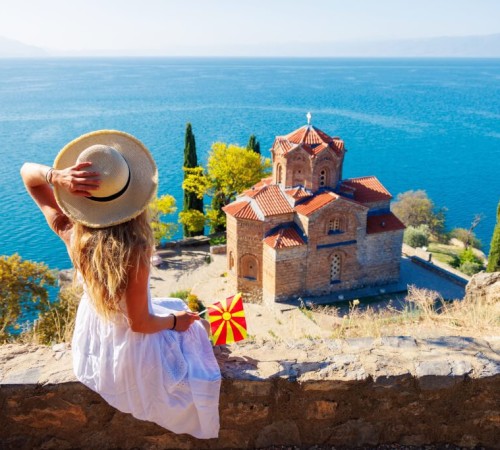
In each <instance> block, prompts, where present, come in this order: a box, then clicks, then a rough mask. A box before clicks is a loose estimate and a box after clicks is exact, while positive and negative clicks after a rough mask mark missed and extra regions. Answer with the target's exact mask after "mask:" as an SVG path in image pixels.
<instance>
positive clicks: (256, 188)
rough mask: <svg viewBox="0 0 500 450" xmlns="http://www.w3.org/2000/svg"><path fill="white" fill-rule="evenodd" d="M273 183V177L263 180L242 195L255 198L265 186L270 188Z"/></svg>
mask: <svg viewBox="0 0 500 450" xmlns="http://www.w3.org/2000/svg"><path fill="white" fill-rule="evenodd" d="M272 182H273V177H267V178H262V180H260V181H259V182H258V183H255V184H254V185H253V186H252V187H251V188H250V189H247V190H246V191H244V192H243V194H242V195H247V196H248V197H254V196H255V194H256V193H257V192H258V191H259V190H261V189H262V188H263V187H265V186H269V185H270V184H271V183H272Z"/></svg>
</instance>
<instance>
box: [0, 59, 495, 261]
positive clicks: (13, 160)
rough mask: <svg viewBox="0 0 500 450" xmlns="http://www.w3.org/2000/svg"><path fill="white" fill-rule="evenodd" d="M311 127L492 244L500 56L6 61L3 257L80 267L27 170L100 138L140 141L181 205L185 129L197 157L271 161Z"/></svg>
mask: <svg viewBox="0 0 500 450" xmlns="http://www.w3.org/2000/svg"><path fill="white" fill-rule="evenodd" d="M308 111H311V113H312V123H313V124H314V125H315V126H317V127H318V128H320V129H322V130H323V131H325V132H326V133H328V134H330V135H332V136H340V137H341V138H342V139H344V141H345V143H346V147H347V149H348V153H347V155H346V160H345V166H344V177H354V176H363V175H376V176H377V177H378V178H379V179H380V180H381V181H382V183H384V185H385V186H386V187H387V188H388V189H389V190H390V191H391V193H392V194H393V195H394V196H396V194H398V193H399V192H403V191H406V190H409V189H425V190H426V191H427V193H428V194H429V196H430V197H431V198H432V199H433V200H434V202H435V203H436V205H438V206H445V207H447V208H448V213H447V217H448V226H449V227H455V226H460V227H467V226H468V225H469V224H470V222H471V220H472V218H473V216H474V214H476V213H483V214H484V216H485V219H484V220H483V221H482V222H481V224H480V225H479V227H478V228H477V229H476V231H477V234H478V236H479V238H480V239H482V241H483V242H484V243H485V246H486V247H488V245H489V242H490V238H491V233H492V230H493V227H494V224H495V212H496V207H497V203H498V200H499V197H500V181H499V175H498V173H499V168H500V60H473V59H462V60H460V59H442V60H439V59H191V58H189V59H181V58H178V59H47V60H0V180H1V192H2V206H3V208H2V209H3V212H2V213H1V217H0V254H12V253H14V252H18V253H19V254H20V255H21V256H22V257H24V258H27V259H32V260H36V261H44V262H46V263H48V264H49V266H51V267H54V268H66V267H69V266H70V262H69V259H68V257H67V255H66V253H65V250H64V247H63V245H62V244H61V243H60V242H59V240H58V239H57V237H56V236H54V235H53V234H52V233H51V232H50V230H49V229H48V227H47V225H46V224H45V222H44V220H43V218H42V216H41V214H40V213H39V212H38V210H37V208H36V207H35V206H34V204H33V203H32V201H31V200H30V199H29V197H28V195H27V194H26V192H25V191H24V188H23V186H22V183H21V180H20V178H19V175H18V174H19V168H20V167H21V165H22V163H23V162H24V161H35V162H41V163H45V164H51V163H52V161H53V159H54V157H55V155H56V154H57V152H58V151H59V149H60V148H62V147H63V146H64V145H65V144H66V143H67V142H69V141H70V140H72V139H74V138H75V137H77V136H79V135H81V134H83V133H86V132H89V131H92V130H96V129H103V128H110V129H119V130H124V131H127V132H129V133H132V134H134V135H135V136H137V137H138V138H139V139H141V140H142V141H143V142H144V143H145V144H146V145H147V146H148V147H149V148H150V150H151V151H152V153H153V155H154V157H155V159H156V161H157V163H158V167H159V173H160V189H159V192H160V194H165V193H169V194H172V195H174V196H175V197H176V199H177V201H178V206H180V207H181V208H182V203H181V202H182V195H181V194H182V192H181V180H182V169H181V166H182V161H183V145H184V130H185V124H186V122H191V123H192V124H193V129H194V132H195V135H196V141H197V148H198V156H199V159H200V160H201V161H206V156H207V153H208V151H209V149H210V146H211V144H212V143H213V142H215V141H225V142H230V143H238V144H241V145H245V144H246V143H247V141H248V137H249V135H250V134H252V133H253V134H255V135H257V137H258V139H259V140H260V142H261V148H262V149H263V153H264V154H265V155H269V151H268V149H269V148H270V146H271V144H272V142H273V140H274V137H275V136H276V135H282V134H286V133H288V132H290V131H292V130H294V129H296V128H298V127H300V126H302V125H304V124H305V123H306V118H305V114H306V113H307V112H308Z"/></svg>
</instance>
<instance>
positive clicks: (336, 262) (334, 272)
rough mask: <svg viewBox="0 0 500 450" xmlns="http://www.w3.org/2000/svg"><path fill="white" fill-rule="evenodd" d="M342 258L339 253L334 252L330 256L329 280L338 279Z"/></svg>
mask: <svg viewBox="0 0 500 450" xmlns="http://www.w3.org/2000/svg"><path fill="white" fill-rule="evenodd" d="M341 262H342V259H341V257H340V255H339V254H337V253H336V254H335V255H333V257H332V263H331V266H330V281H331V282H335V281H340V269H341Z"/></svg>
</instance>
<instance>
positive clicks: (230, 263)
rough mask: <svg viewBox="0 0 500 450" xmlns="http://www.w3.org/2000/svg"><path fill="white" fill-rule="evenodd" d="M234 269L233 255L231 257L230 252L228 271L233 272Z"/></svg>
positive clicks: (230, 253) (231, 253)
mask: <svg viewBox="0 0 500 450" xmlns="http://www.w3.org/2000/svg"><path fill="white" fill-rule="evenodd" d="M233 269H234V255H233V252H232V251H230V252H229V270H233Z"/></svg>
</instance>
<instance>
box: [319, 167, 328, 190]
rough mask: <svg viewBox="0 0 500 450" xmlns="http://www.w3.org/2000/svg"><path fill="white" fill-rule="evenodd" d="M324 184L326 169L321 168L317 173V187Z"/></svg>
mask: <svg viewBox="0 0 500 450" xmlns="http://www.w3.org/2000/svg"><path fill="white" fill-rule="evenodd" d="M325 186H326V170H325V169H323V170H322V171H321V172H320V173H319V187H325Z"/></svg>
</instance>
